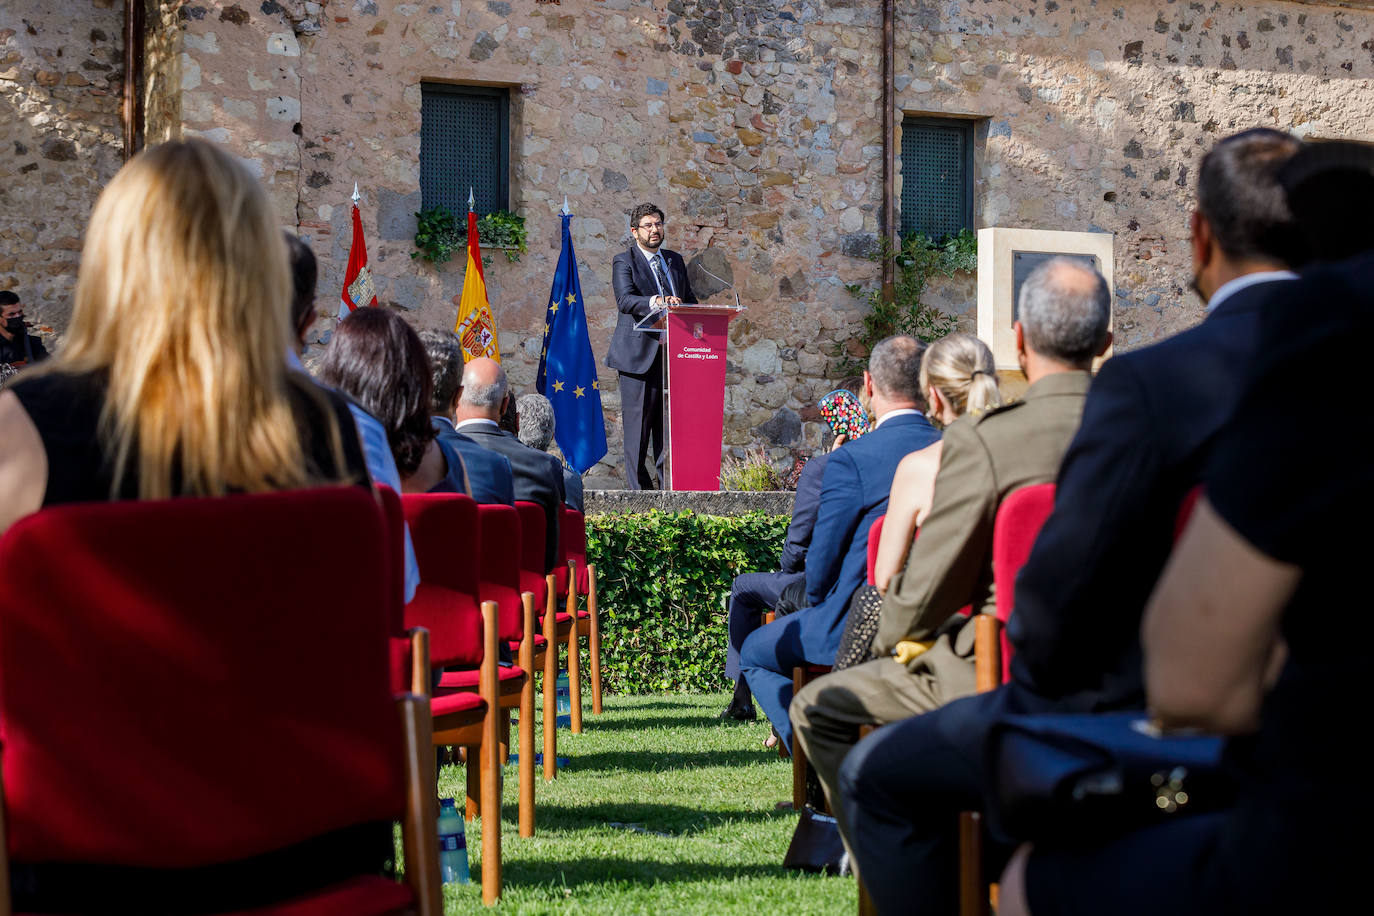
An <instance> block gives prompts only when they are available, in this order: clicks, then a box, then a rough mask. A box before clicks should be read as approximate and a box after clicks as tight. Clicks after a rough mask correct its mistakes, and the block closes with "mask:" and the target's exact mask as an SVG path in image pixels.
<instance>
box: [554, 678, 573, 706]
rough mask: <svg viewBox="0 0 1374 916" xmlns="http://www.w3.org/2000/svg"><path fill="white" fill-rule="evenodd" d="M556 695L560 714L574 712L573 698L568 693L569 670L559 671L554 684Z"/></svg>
mask: <svg viewBox="0 0 1374 916" xmlns="http://www.w3.org/2000/svg"><path fill="white" fill-rule="evenodd" d="M554 696H556V697H557V698H558V714H559V715H560V716H566V715H568V714H569V713H571V712H572V699H571V695H570V694H569V693H568V672H566V671H559V672H558V680H557V681H556V682H555V685H554Z"/></svg>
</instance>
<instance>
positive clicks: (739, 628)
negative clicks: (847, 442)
mask: <svg viewBox="0 0 1374 916" xmlns="http://www.w3.org/2000/svg"><path fill="white" fill-rule="evenodd" d="M843 444H844V443H843V442H838V443H836V445H835V447H836V448H838V447H839V446H840V445H843ZM829 460H830V454H829V453H826V454H822V455H816V456H815V457H813V458H812V459H811V460H810V461H808V462H806V464H805V465H803V466H802V472H801V476H800V477H799V478H797V492H796V498H795V499H794V500H793V502H792V521H791V522H790V523H789V524H788V526H787V539H786V540H785V541H784V542H783V545H782V558H781V559H780V561H779V563H778V571H777V572H752V573H743V574H741V575H738V576H735V581H734V582H733V583H731V585H730V611H729V617H728V619H727V620H726V632H727V633H728V635H729V640H730V645H729V648H728V649H727V650H726V653H725V676H726V677H728V678H730V679H731V680H733V681H734V682H735V693H734V696H732V697H731V698H730V704H729V705H728V706H726V707H725V711H724V712H722V713H721V714H720V717H721V718H722V719H739V720H742V721H750V720H753V719H755V718H757V714H756V713H755V712H754V697H753V695H752V694H751V693H750V692H749V682H748V681H747V680H745V679H744V676H743V675H742V674H741V673H740V661H739V652H740V648H741V647H742V646H743V645H744V641H745V640H746V639H748V638H749V635H750V634H751V633H753V632H754V631H755V630H757V629H758V628H759V627H761V626H763V613H764V612H765V611H769V610H772V609H773V608H775V607H776V606H777V604H778V599H779V598H780V597H781V596H782V593H783V590H784V589H786V588H788V587H789V586H792V587H795V586H797V584H798V583H804V581H805V579H806V552H807V550H808V549H809V548H810V547H811V535H812V533H813V532H814V530H815V527H816V514H817V512H818V510H819V509H820V502H821V481H822V480H823V479H824V476H825V466H826V463H827V462H828V461H829Z"/></svg>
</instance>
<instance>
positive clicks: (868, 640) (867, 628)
mask: <svg viewBox="0 0 1374 916" xmlns="http://www.w3.org/2000/svg"><path fill="white" fill-rule="evenodd" d="M882 609H883V593H882V592H880V591H878V590H877V589H876V588H874V587H873V586H871V585H861V586H859V590H858V591H857V592H855V593H854V597H853V598H851V599H850V601H849V613H848V615H847V616H846V617H845V622H844V635H843V636H841V637H840V648H839V649H837V650H836V651H835V664H834V665H833V668H834V670H836V671H840V670H842V669H844V668H852V667H854V666H855V665H862V664H863V663H864V662H866V661H868V660H869V659H870V658H872V657H873V639H874V637H876V636H877V635H878V614H879V612H880V611H882Z"/></svg>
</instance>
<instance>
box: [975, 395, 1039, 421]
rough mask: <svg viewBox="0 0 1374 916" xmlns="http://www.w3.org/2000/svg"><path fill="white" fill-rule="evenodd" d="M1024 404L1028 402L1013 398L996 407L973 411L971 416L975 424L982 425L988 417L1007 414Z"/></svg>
mask: <svg viewBox="0 0 1374 916" xmlns="http://www.w3.org/2000/svg"><path fill="white" fill-rule="evenodd" d="M1024 403H1026V402H1025V401H1023V400H1021V399H1020V398H1012V399H1011V400H1010V401H1003V402H1002V403H1001V404H998V405H997V406H996V407H988V408H985V409H983V410H971V411H969V416H971V417H973V419H974V422H976V423H982V422H983V421H984V420H986V419H987V418H988V417H995V416H997V415H998V414H999V413H1006V412H1007V411H1009V410H1013V409H1015V408H1017V407H1020V406H1021V405H1022V404H1024Z"/></svg>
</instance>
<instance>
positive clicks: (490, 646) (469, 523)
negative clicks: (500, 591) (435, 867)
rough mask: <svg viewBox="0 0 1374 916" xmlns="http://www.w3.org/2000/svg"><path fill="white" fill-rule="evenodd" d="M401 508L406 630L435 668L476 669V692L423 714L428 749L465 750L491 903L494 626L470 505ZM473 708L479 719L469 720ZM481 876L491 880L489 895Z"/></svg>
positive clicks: (442, 696)
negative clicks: (410, 581)
mask: <svg viewBox="0 0 1374 916" xmlns="http://www.w3.org/2000/svg"><path fill="white" fill-rule="evenodd" d="M401 506H402V510H403V513H404V515H405V520H406V524H407V525H409V527H410V540H411V544H412V546H413V547H414V549H415V560H416V562H417V563H418V564H419V567H420V585H419V587H418V588H417V589H416V590H415V597H414V598H412V599H411V600H410V603H409V604H407V605H406V607H405V621H406V625H407V626H412V627H414V626H422V627H424V628H425V629H427V630H428V631H429V646H430V662H431V664H432V665H433V666H434V667H439V668H450V667H453V668H476V669H477V670H478V671H479V672H480V675H479V681H480V689H479V690H478V691H477V692H476V693H472V692H467V691H456V690H455V691H441V692H436V693H435V694H434V695H433V696H432V697H431V698H430V713H431V716H432V718H433V722H432V728H433V737H432V743H433V745H434V746H436V747H444V746H449V745H456V746H459V747H465V748H468V749H469V753H468V761H467V772H468V806H467V814H468V815H469V816H471V814H472V813H474V812H476V813H477V814H478V815H479V816H480V817H481V818H482V878H483V890H482V896H483V899H484V900H485V901H486V902H488V903H491V902H494V900H495V899H496V896H499V894H500V886H501V885H500V873H501V780H500V765H501V764H500V732H501V729H500V718H501V710H500V686H499V672H500V670H501V669H500V668H499V664H498V662H499V644H500V643H499V639H500V637H499V632H500V621H499V611H498V608H497V605H496V604H495V603H494V602H490V601H488V602H483V601H482V600H481V594H480V583H481V566H480V563H481V556H480V549H479V537H478V530H479V529H478V521H477V504H476V503H475V502H473V501H472V500H471V499H470V498H468V497H467V496H461V495H456V494H448V493H420V494H413V493H408V494H405V495H404V496H402V497H401ZM426 687H428V678H426ZM479 709H480V710H481V712H482V716H481V718H480V720H479V721H477V722H476V723H474V721H473V719H474V715H475V713H476V711H477V710H479ZM474 762H476V764H477V766H476V767H474V766H473V764H474ZM488 875H494V876H495V879H494V880H495V895H494V896H490V897H489V895H488V889H487V876H488Z"/></svg>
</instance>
